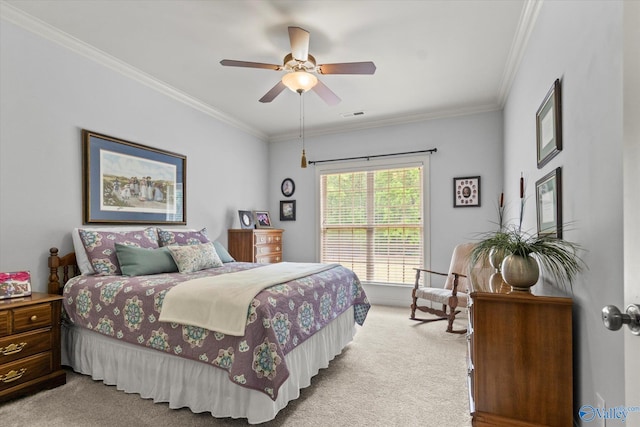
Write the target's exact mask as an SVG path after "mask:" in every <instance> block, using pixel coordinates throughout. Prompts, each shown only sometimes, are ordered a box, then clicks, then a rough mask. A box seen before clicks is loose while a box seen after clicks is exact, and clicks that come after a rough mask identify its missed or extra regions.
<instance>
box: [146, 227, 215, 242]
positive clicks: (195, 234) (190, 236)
mask: <svg viewBox="0 0 640 427" xmlns="http://www.w3.org/2000/svg"><path fill="white" fill-rule="evenodd" d="M158 240H159V241H160V246H169V245H199V244H201V243H209V242H210V240H209V237H207V229H206V228H203V229H202V230H200V231H195V230H184V231H182V230H163V229H162V228H158Z"/></svg>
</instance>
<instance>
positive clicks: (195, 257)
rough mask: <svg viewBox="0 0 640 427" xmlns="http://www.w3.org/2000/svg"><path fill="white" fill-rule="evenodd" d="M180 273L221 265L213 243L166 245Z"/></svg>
mask: <svg viewBox="0 0 640 427" xmlns="http://www.w3.org/2000/svg"><path fill="white" fill-rule="evenodd" d="M167 249H169V251H170V252H171V256H172V257H173V260H174V261H175V263H176V265H177V266H178V270H179V271H180V273H192V272H194V271H199V270H204V269H207V268H214V267H222V261H220V257H219V256H218V253H217V252H216V250H215V248H214V247H213V243H211V242H209V243H202V244H200V245H183V246H178V245H171V246H167Z"/></svg>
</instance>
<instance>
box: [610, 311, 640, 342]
mask: <svg viewBox="0 0 640 427" xmlns="http://www.w3.org/2000/svg"><path fill="white" fill-rule="evenodd" d="M602 323H604V326H605V328H607V329H610V330H612V331H617V330H618V329H620V328H621V327H622V325H624V324H626V325H627V326H629V329H630V330H631V333H632V334H634V335H640V305H638V304H629V305H628V306H627V309H626V310H625V313H621V312H620V309H618V307H616V306H615V305H608V306H606V307H604V308H603V309H602Z"/></svg>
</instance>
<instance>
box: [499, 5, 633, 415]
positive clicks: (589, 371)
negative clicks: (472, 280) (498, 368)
mask: <svg viewBox="0 0 640 427" xmlns="http://www.w3.org/2000/svg"><path fill="white" fill-rule="evenodd" d="M621 64H622V3H621V2H611V1H590V2H584V1H562V2H557V1H547V2H544V4H543V6H542V8H541V11H540V15H539V17H538V20H537V23H536V28H535V30H534V31H533V33H532V35H531V39H530V41H529V44H528V46H527V50H526V53H525V55H524V57H523V61H522V63H521V66H520V69H519V71H518V73H517V76H516V78H515V81H514V84H513V87H512V89H511V92H510V94H509V97H508V100H507V103H506V106H505V108H504V141H505V156H504V161H505V163H504V171H505V175H504V178H505V188H506V189H507V191H509V192H510V193H512V192H514V191H517V185H518V178H519V176H520V172H521V171H523V172H524V176H525V178H526V179H527V182H528V184H527V195H528V196H529V197H530V199H529V200H528V201H527V206H526V212H525V221H524V223H525V228H528V229H533V230H535V227H536V222H535V221H536V212H535V193H534V190H535V181H536V180H537V179H539V178H541V177H542V176H544V175H545V174H546V173H548V172H549V171H551V170H553V169H554V168H556V167H558V166H561V167H562V180H563V184H562V185H563V201H562V215H563V222H570V223H572V228H573V230H571V231H569V232H566V233H565V235H564V237H565V238H566V239H567V240H571V241H574V242H577V243H579V244H580V245H582V246H583V247H584V248H585V249H586V251H585V252H584V255H583V259H584V260H585V262H586V263H587V265H588V266H589V269H588V271H585V272H584V273H583V274H582V275H581V276H579V277H578V280H577V282H576V283H575V284H574V286H573V298H574V360H575V368H574V374H575V375H574V378H575V379H574V381H575V387H574V390H575V398H574V405H575V406H576V408H575V409H576V411H575V414H576V415H575V418H576V419H578V415H577V409H578V408H579V407H580V406H581V405H583V404H592V405H594V406H595V405H598V404H599V402H598V401H597V400H596V396H595V394H596V393H599V394H600V395H601V396H602V397H603V398H604V399H605V401H606V403H607V406H608V407H613V406H617V405H623V404H624V393H623V390H624V381H625V377H624V369H623V364H624V360H623V357H622V356H623V335H622V334H614V333H611V332H608V331H607V330H606V329H605V328H604V327H603V325H602V321H601V319H600V316H601V315H600V312H601V309H602V307H603V306H604V305H607V304H616V305H618V306H621V305H622V301H623V264H622V260H623V247H622V66H621ZM556 78H560V79H561V81H562V105H563V106H562V115H563V118H562V120H563V132H562V135H563V150H562V152H561V153H560V154H559V155H558V156H556V157H555V158H554V159H553V160H552V161H551V162H550V163H549V164H547V165H546V166H545V167H544V168H543V169H541V170H538V169H537V167H536V152H535V145H536V144H535V141H536V135H535V114H536V110H537V108H538V107H539V105H540V103H541V102H542V99H543V98H544V96H545V94H546V93H547V91H548V90H549V88H550V87H551V84H552V83H553V81H554V80H555V79H556ZM531 327H532V328H535V327H536V325H531Z"/></svg>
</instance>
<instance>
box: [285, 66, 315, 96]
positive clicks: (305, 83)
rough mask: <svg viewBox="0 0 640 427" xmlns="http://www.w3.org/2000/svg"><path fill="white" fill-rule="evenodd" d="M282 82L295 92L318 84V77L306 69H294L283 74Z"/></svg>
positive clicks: (304, 90)
mask: <svg viewBox="0 0 640 427" xmlns="http://www.w3.org/2000/svg"><path fill="white" fill-rule="evenodd" d="M282 84H284V85H285V86H286V87H288V88H289V89H291V90H292V91H293V92H297V93H302V92H306V91H308V90H309V89H311V88H313V87H314V86H315V85H316V84H318V78H317V77H316V76H314V75H313V74H311V73H307V72H306V71H293V72H291V73H287V74H285V75H284V76H282Z"/></svg>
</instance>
